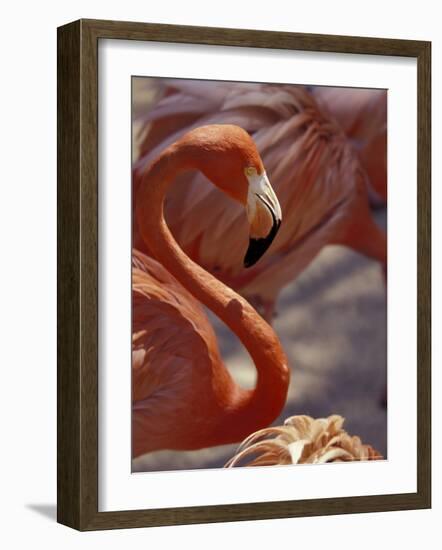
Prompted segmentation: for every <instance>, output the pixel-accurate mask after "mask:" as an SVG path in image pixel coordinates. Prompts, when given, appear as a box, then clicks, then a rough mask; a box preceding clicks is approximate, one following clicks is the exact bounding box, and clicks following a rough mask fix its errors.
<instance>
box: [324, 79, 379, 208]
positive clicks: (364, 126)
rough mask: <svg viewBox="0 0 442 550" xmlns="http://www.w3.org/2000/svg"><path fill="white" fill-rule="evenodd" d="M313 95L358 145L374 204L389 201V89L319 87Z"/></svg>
mask: <svg viewBox="0 0 442 550" xmlns="http://www.w3.org/2000/svg"><path fill="white" fill-rule="evenodd" d="M313 94H314V96H315V98H316V99H317V100H318V103H319V104H320V106H321V107H322V109H323V111H324V112H325V113H326V114H328V115H329V116H330V117H333V118H334V119H335V120H336V121H337V122H338V124H339V126H340V127H341V128H342V129H343V130H344V132H345V133H346V135H347V136H348V138H349V139H350V140H351V143H352V145H353V147H354V148H355V150H356V152H357V154H358V157H359V160H360V161H361V165H362V167H363V168H364V170H365V172H366V174H367V176H368V191H369V196H370V199H371V201H370V202H371V203H372V204H373V205H374V206H380V205H385V204H386V202H387V90H378V89H371V88H366V89H357V88H333V87H328V86H316V87H315V88H313Z"/></svg>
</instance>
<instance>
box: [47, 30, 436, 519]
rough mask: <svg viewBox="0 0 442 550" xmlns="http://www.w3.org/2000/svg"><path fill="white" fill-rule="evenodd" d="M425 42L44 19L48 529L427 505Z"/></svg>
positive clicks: (427, 97)
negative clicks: (54, 374)
mask: <svg viewBox="0 0 442 550" xmlns="http://www.w3.org/2000/svg"><path fill="white" fill-rule="evenodd" d="M430 51H431V49H430V43H429V42H417V41H406V40H392V39H381V38H361V37H344V36H326V35H309V34H298V33H280V32H268V31H266V32H263V31H257V30H239V29H220V28H200V27H184V26H170V25H157V24H147V23H129V22H114V21H96V20H80V21H76V22H74V23H70V24H68V25H65V26H63V27H60V28H59V29H58V521H59V522H61V523H63V524H66V525H68V526H71V527H74V528H76V529H80V530H94V529H111V528H123V527H145V526H154V525H172V524H183V523H203V522H216V521H218V522H219V521H236V520H250V519H270V518H280V517H296V516H307V515H326V514H341V513H357V512H372V511H386V510H404V509H415V508H428V507H430V505H431V497H430V494H431V475H430V470H431V465H430V455H431V453H430V433H431V423H430V421H431V419H430V410H431V406H430V389H431V387H430V289H431V283H430V145H431V144H430V65H431V61H430Z"/></svg>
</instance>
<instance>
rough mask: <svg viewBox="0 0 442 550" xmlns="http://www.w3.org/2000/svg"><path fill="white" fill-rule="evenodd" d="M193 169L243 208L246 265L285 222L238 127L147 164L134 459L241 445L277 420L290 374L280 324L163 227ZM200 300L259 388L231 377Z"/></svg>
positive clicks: (136, 260)
mask: <svg viewBox="0 0 442 550" xmlns="http://www.w3.org/2000/svg"><path fill="white" fill-rule="evenodd" d="M191 169H193V170H200V171H201V172H203V173H204V174H205V176H206V177H207V179H208V180H209V181H211V182H212V183H213V184H214V185H215V186H217V187H218V188H219V189H220V190H221V191H222V192H223V193H225V194H226V195H227V196H228V197H230V199H233V200H234V201H236V202H237V203H239V204H240V205H241V206H242V207H243V208H245V209H246V214H247V215H246V217H247V221H248V225H249V237H250V238H249V244H248V247H247V250H246V252H245V257H244V264H245V265H246V266H250V267H251V266H252V265H253V264H254V263H256V262H257V261H258V260H259V259H260V257H261V256H262V255H263V254H264V252H265V251H266V249H267V248H268V247H269V246H270V244H271V242H272V240H273V238H274V237H275V235H276V233H277V231H278V228H279V225H280V223H281V217H282V215H281V210H280V206H279V203H278V199H277V198H276V195H275V193H274V191H273V189H272V187H271V185H270V183H269V180H268V178H267V175H266V172H265V170H264V166H263V163H262V160H261V158H260V156H259V154H258V152H257V150H256V147H255V144H254V142H253V140H252V138H251V137H250V136H249V134H248V133H247V132H246V131H245V130H243V129H242V128H239V127H238V126H233V125H210V126H204V127H200V128H197V129H194V130H192V131H190V132H189V133H187V134H186V135H184V136H183V137H182V138H180V139H179V140H178V141H177V142H175V143H173V144H172V145H171V146H169V147H168V148H167V149H165V150H164V151H163V152H162V153H161V154H160V155H159V156H158V158H157V159H155V160H154V161H153V162H152V163H151V165H150V166H149V167H147V168H146V169H145V170H144V172H143V174H142V176H141V180H140V182H139V191H138V193H137V198H136V205H135V211H136V212H135V213H136V219H137V223H138V227H139V230H140V235H141V238H142V239H143V241H144V242H145V243H146V245H147V247H148V248H149V250H150V251H151V253H152V255H153V257H154V258H155V259H153V258H148V257H146V256H144V255H143V254H142V253H141V252H139V251H137V250H135V251H134V253H133V417H132V418H133V420H132V454H133V456H134V457H136V456H139V455H141V454H145V453H148V452H152V451H156V450H160V449H173V450H195V449H201V448H204V447H211V446H215V445H221V444H227V443H234V442H238V441H240V440H241V439H243V438H244V437H245V436H246V435H248V434H249V433H251V432H252V431H254V430H256V429H259V428H262V427H264V426H268V425H269V424H270V423H271V422H273V421H274V420H275V418H276V417H277V416H278V415H279V414H280V412H281V410H282V408H283V406H284V404H285V401H286V397H287V390H288V385H289V379H290V371H289V368H288V366H287V359H286V356H285V354H284V351H283V349H282V347H281V344H280V342H279V340H278V337H277V336H276V334H275V332H274V331H273V329H272V328H271V327H270V325H268V324H267V323H266V321H264V319H262V317H261V316H260V315H259V314H258V313H257V312H256V311H255V310H254V309H253V307H252V306H251V305H250V304H249V303H248V302H247V301H246V300H245V299H244V298H243V297H241V296H240V295H238V294H237V293H236V292H234V291H233V290H232V289H230V288H229V287H227V286H226V285H225V284H223V283H222V282H220V281H219V280H218V279H216V278H215V277H214V276H213V275H211V274H210V273H208V272H207V271H205V270H204V269H203V268H202V267H200V266H199V265H197V264H196V263H194V262H193V261H192V260H191V259H190V258H189V257H188V256H187V255H186V254H185V253H184V252H183V251H182V249H181V248H180V247H179V246H178V244H177V242H176V241H175V239H174V237H173V236H172V234H171V232H170V230H169V228H168V226H167V224H166V221H165V219H164V215H163V202H164V198H165V194H166V192H167V191H168V189H169V186H170V184H171V183H172V182H173V181H174V180H176V179H177V177H178V176H179V175H180V174H181V173H183V172H185V171H187V170H191ZM232 204H233V202H232ZM237 240H242V239H241V236H240V235H238V236H237ZM242 244H243V252H244V241H243V242H242ZM198 301H199V302H201V303H202V304H204V305H205V306H207V307H208V308H209V309H210V310H211V311H212V312H214V313H215V314H216V315H217V316H218V317H219V318H220V319H221V320H222V321H223V322H224V323H225V324H226V325H227V326H228V327H229V328H230V329H231V330H232V331H233V332H235V334H236V335H237V336H238V338H239V339H240V340H241V342H242V343H243V345H244V346H245V347H246V349H247V350H248V352H249V354H250V356H251V357H252V359H253V361H254V364H255V367H256V370H257V382H256V386H255V388H254V389H252V390H249V389H243V388H241V387H239V386H238V385H236V383H235V382H234V380H233V379H232V377H231V375H230V374H229V371H228V370H227V369H226V367H225V365H224V364H223V362H222V360H221V357H220V353H219V350H218V346H217V341H216V337H215V335H214V332H213V330H212V327H211V326H210V324H209V322H208V320H207V318H206V316H205V314H204V311H203V310H202V308H201V306H200V305H199V303H198Z"/></svg>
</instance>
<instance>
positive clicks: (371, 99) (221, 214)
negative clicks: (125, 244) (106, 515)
mask: <svg viewBox="0 0 442 550" xmlns="http://www.w3.org/2000/svg"><path fill="white" fill-rule="evenodd" d="M333 90H335V91H336V89H333V88H331V89H328V88H313V89H310V88H307V87H301V86H290V85H275V84H254V83H253V84H249V83H232V82H205V81H188V80H170V81H167V82H166V84H164V83H162V84H161V85H160V86H159V89H158V90H157V93H158V98H159V99H158V100H157V101H156V103H155V105H154V106H153V108H152V109H150V110H149V112H148V113H147V114H146V113H144V114H142V115H141V116H140V117H139V118H138V120H137V127H138V129H139V132H140V134H139V135H140V139H139V149H138V151H137V154H136V157H137V160H136V162H135V164H134V179H133V182H134V193H133V196H134V199H135V200H136V196H137V189H138V182H139V174H140V173H141V172H142V170H143V169H144V168H145V167H146V166H147V165H148V164H149V163H150V162H151V161H152V159H153V158H155V156H156V155H158V153H159V152H161V151H162V150H163V149H164V148H165V147H167V146H168V145H170V143H172V142H174V141H175V140H176V139H177V138H179V137H180V136H181V135H182V134H183V133H185V132H186V131H188V130H189V129H190V128H192V127H195V126H199V125H202V124H211V123H232V124H238V125H239V126H241V127H243V128H244V129H246V130H247V131H248V132H249V133H250V134H251V135H252V136H253V138H254V140H255V142H256V144H257V147H258V150H259V152H260V154H261V156H262V159H263V162H264V163H265V166H266V169H267V173H268V175H269V179H270V181H271V183H272V185H273V187H274V188H275V191H276V193H277V195H278V197H279V200H280V203H281V207H282V211H283V215H284V220H285V223H284V225H283V227H282V228H281V230H280V232H279V234H278V235H277V237H276V239H275V241H274V243H273V245H272V246H271V248H270V250H269V252H268V253H267V255H266V257H265V258H264V259H263V260H262V261H261V262H260V263H259V264H258V265H257V266H256V267H254V268H252V269H250V270H244V269H243V267H242V262H241V257H242V255H243V252H244V251H243V248H242V247H243V245H242V243H241V242H240V240H238V239H237V238H235V236H236V235H238V234H240V233H241V232H242V231H244V230H245V224H246V219H245V217H244V215H243V214H242V213H241V209H240V208H239V207H236V208H231V207H230V205H229V203H228V199H227V198H226V197H224V196H223V195H222V194H221V193H220V192H219V190H217V189H214V188H212V187H211V186H208V185H206V182H205V177H204V176H203V175H201V174H196V173H194V174H190V175H185V176H183V177H182V178H181V182H180V183H181V184H180V185H176V186H174V188H173V189H171V192H170V193H169V195H168V197H167V202H166V205H165V214H166V219H167V221H168V224H169V226H170V227H171V230H172V232H173V234H174V236H175V238H176V239H177V241H178V242H179V244H180V246H181V247H182V248H183V249H184V250H185V252H186V254H188V255H189V256H190V257H191V258H192V259H193V260H194V261H196V262H197V263H199V264H200V265H202V266H203V267H204V268H205V269H206V270H208V271H209V272H211V273H213V274H214V275H216V277H217V278H219V279H220V280H222V281H224V282H225V283H226V284H228V285H229V286H231V287H232V288H234V289H236V290H237V291H238V292H240V293H241V294H242V295H243V296H244V297H246V298H247V299H248V300H249V301H250V302H252V303H253V304H254V305H255V307H257V308H258V310H259V311H260V312H261V314H263V316H264V317H265V318H266V319H268V320H271V318H272V315H273V312H274V306H275V302H276V300H277V297H278V295H279V292H280V291H281V289H282V288H283V287H284V286H285V285H286V284H287V283H289V282H290V281H292V280H293V279H294V278H296V277H297V276H298V275H299V274H300V273H301V272H302V271H303V270H304V269H305V268H306V267H307V266H308V265H309V263H310V262H311V261H312V260H313V259H314V258H315V256H316V255H317V254H318V253H319V252H320V251H321V250H322V249H323V247H324V246H325V245H327V244H341V245H345V246H348V247H350V248H352V249H354V250H356V251H357V252H360V253H362V254H364V255H366V256H368V257H370V258H373V259H375V260H378V261H380V262H381V263H382V264H383V266H384V268H385V263H386V238H385V234H384V232H383V231H382V230H381V229H380V228H379V227H378V226H377V224H376V223H375V221H374V219H373V217H372V213H371V210H370V206H369V194H370V195H371V196H372V197H373V198H374V200H376V201H377V202H380V201H382V197H383V194H384V191H385V190H383V186H384V185H386V177H384V178H382V177H380V178H379V177H378V172H380V173H381V174H384V172H385V171H383V169H382V162H385V159H386V141H385V140H384V136H385V133H384V134H383V133H382V132H383V131H385V116H386V111H385V109H384V107H385V105H384V104H385V93H384V92H382V91H380V92H379V91H377V90H375V91H372V90H364V91H363V93H362V94H360V95H358V94H356V96H352V95H351V94H350V93H348V92H345V93H344V96H343V97H344V99H343V100H341V99H339V101H336V97H335V94H334V93H333ZM340 90H341V89H339V90H338V92H339V93H340ZM344 91H345V90H344ZM339 93H337V94H336V95H337V97H339V98H340V96H339ZM378 133H380V134H379V135H380V137H379V136H378ZM349 137H350V138H351V139H349ZM374 153H376V154H374ZM379 163H380V165H379V166H380V167H379V169H378V164H379ZM384 180H385V181H384ZM379 188H380V191H379V192H378V189H379ZM190 208H192V215H191V216H190V215H189V213H190ZM208 214H209V215H208ZM134 246H135V247H137V248H139V249H140V250H143V251H144V252H146V253H149V250H147V249H146V247H145V245H144V243H142V241H141V240H140V238H139V234H138V228H137V227H136V223H135V226H134Z"/></svg>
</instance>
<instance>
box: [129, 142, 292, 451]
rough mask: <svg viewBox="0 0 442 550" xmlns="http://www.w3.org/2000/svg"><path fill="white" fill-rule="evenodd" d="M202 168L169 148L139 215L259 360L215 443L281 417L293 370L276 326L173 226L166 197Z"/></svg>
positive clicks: (145, 233) (155, 242)
mask: <svg viewBox="0 0 442 550" xmlns="http://www.w3.org/2000/svg"><path fill="white" fill-rule="evenodd" d="M197 168H198V166H196V165H192V164H191V163H190V162H189V160H188V159H186V158H185V157H184V155H183V154H182V152H180V150H179V148H177V147H175V146H171V147H169V149H167V150H166V151H165V152H164V153H163V154H162V155H161V156H160V157H159V158H158V159H157V160H156V161H155V162H154V163H153V164H152V165H151V166H150V167H149V168H148V170H147V171H146V172H145V174H144V175H143V177H142V180H141V185H140V186H139V190H138V193H137V205H136V216H137V221H138V225H139V229H140V233H141V236H142V238H143V240H144V241H145V243H146V244H147V246H148V247H149V248H150V250H151V251H152V253H153V255H154V256H155V257H156V259H157V260H158V261H159V262H160V263H162V264H163V266H164V267H165V268H166V269H167V270H168V271H169V272H170V273H171V274H172V275H174V277H175V278H176V279H177V280H178V281H179V282H180V283H181V284H182V285H183V286H184V287H185V288H186V289H187V290H188V291H189V292H190V293H191V294H192V295H193V296H194V297H195V298H197V299H198V300H199V301H200V302H201V303H203V304H204V305H205V306H207V307H208V308H209V309H210V310H211V311H213V313H215V315H217V316H218V317H219V318H220V319H221V320H222V321H223V322H224V323H225V324H226V325H227V326H228V327H229V328H230V329H231V330H232V331H233V332H234V333H235V334H236V335H237V336H238V338H239V339H240V340H241V342H242V343H243V345H244V346H245V347H246V349H247V351H248V352H249V354H250V355H251V357H252V359H253V361H254V363H255V367H256V369H257V383H256V386H255V388H254V389H253V390H244V389H242V388H240V387H239V386H237V385H235V384H233V385H232V387H231V388H230V390H231V391H230V392H229V393H230V394H229V396H228V397H229V399H228V403H225V407H224V409H225V417H224V418H223V419H220V424H219V426H218V427H217V429H216V433H214V434H213V436H214V438H215V439H216V441H214V442H212V444H213V445H215V444H222V443H227V442H235V441H238V440H239V439H242V438H243V437H245V436H246V435H249V434H250V433H251V432H252V431H254V430H256V429H259V428H262V427H264V426H267V425H269V424H270V423H271V422H273V421H274V420H275V419H276V417H277V416H278V415H279V413H280V412H281V410H282V408H283V406H284V404H285V401H286V397H287V390H288V384H289V369H288V367H287V359H286V356H285V354H284V351H283V349H282V347H281V344H280V342H279V339H278V337H277V336H276V334H275V332H274V331H273V329H272V328H271V327H270V326H269V325H268V324H267V323H266V322H265V321H264V320H263V319H262V317H261V316H260V315H259V314H258V313H257V312H256V311H255V310H254V309H253V307H252V306H251V305H250V304H249V303H248V302H247V301H246V300H245V299H244V298H242V297H241V296H239V295H238V294H237V293H236V292H234V291H233V290H232V289H231V288H229V287H227V286H226V285H224V284H223V283H221V282H220V281H219V280H218V279H216V278H215V277H214V276H212V275H211V274H210V273H208V272H207V271H205V270H204V269H203V268H201V267H200V266H199V265H197V264H196V263H194V262H193V261H192V260H191V259H190V258H189V257H188V256H187V255H186V254H185V253H184V252H183V250H182V249H181V248H180V247H179V246H178V244H177V243H176V241H175V239H174V237H173V236H172V234H171V232H170V230H169V228H168V227H167V224H166V222H165V220H164V215H163V201H164V197H165V195H166V192H167V189H168V187H169V185H170V184H171V183H172V182H173V180H174V179H175V178H176V176H177V175H178V174H179V173H181V172H183V171H186V170H188V169H197ZM222 368H223V369H225V367H224V366H222ZM223 399H224V401H225V396H223Z"/></svg>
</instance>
